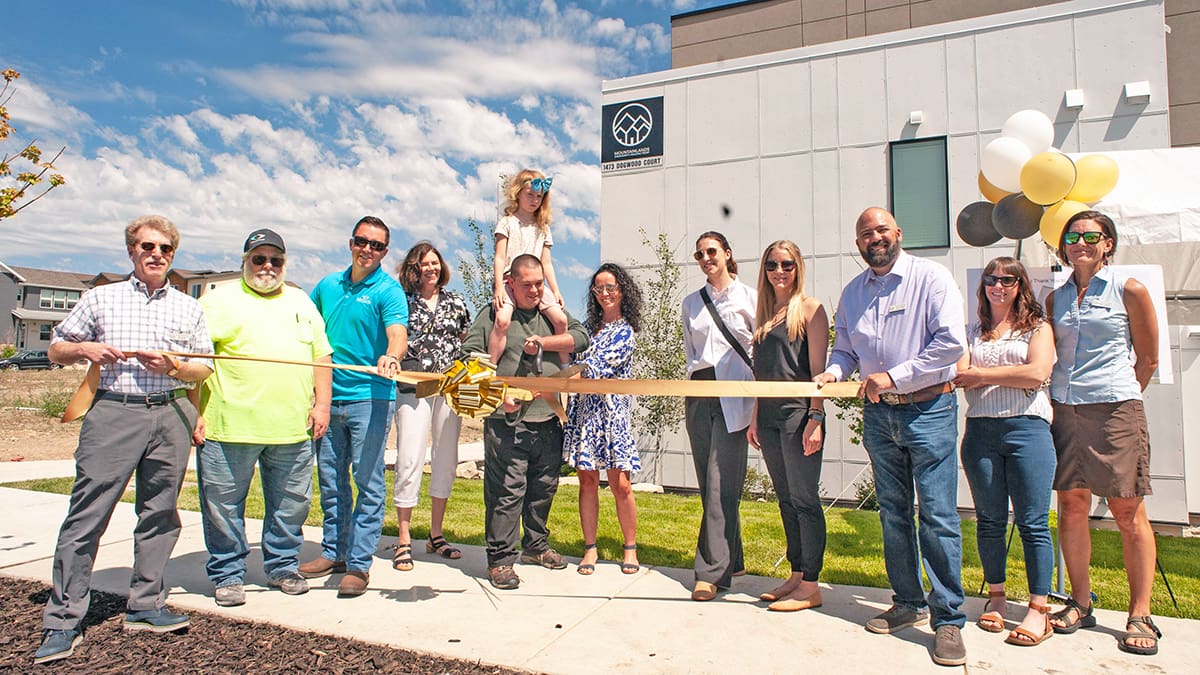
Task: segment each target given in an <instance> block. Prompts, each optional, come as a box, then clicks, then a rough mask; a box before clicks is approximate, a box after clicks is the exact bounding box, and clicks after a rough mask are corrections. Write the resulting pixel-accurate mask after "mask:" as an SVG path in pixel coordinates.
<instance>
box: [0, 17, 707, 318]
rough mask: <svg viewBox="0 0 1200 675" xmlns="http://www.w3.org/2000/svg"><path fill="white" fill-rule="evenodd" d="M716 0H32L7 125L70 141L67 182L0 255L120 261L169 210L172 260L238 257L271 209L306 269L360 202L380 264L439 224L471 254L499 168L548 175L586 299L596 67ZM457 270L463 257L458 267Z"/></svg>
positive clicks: (445, 237)
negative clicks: (176, 230) (132, 234)
mask: <svg viewBox="0 0 1200 675" xmlns="http://www.w3.org/2000/svg"><path fill="white" fill-rule="evenodd" d="M718 4H723V3H720V2H697V1H696V0H636V1H635V0H625V1H617V0H594V1H591V2H554V1H551V0H545V1H543V2H530V1H521V2H507V1H500V0H497V1H485V0H478V1H466V2H452V1H447V2H423V1H405V0H210V1H200V0H190V1H179V2H163V1H162V0H155V1H147V0H126V1H125V2H120V3H116V2H94V1H81V0H79V1H77V0H66V1H63V2H42V3H26V4H24V5H23V6H22V9H21V11H20V13H19V14H20V19H19V25H18V22H15V21H14V22H13V25H11V26H10V27H9V28H8V29H7V30H5V38H4V40H3V42H2V43H0V68H4V67H12V68H15V69H17V70H19V71H20V72H21V73H22V77H21V79H20V80H19V81H18V82H17V91H16V95H15V96H14V98H13V99H12V100H11V101H10V102H9V104H8V108H9V112H10V113H11V115H12V123H13V125H14V127H16V129H17V132H16V134H14V136H12V137H10V138H9V140H8V141H7V142H6V143H5V144H4V146H3V148H2V149H3V150H6V151H8V152H13V151H14V150H15V149H18V148H16V147H15V146H17V145H18V144H21V143H24V142H25V141H27V140H29V139H35V138H36V139H37V141H38V144H39V145H40V146H41V147H42V148H43V149H47V150H48V149H57V148H58V147H60V146H62V145H66V146H67V153H66V154H65V155H64V156H63V158H62V159H61V160H59V162H58V164H57V166H58V169H59V170H60V171H61V173H63V174H64V175H65V176H66V178H67V181H68V184H67V185H66V186H63V187H61V188H59V189H58V190H56V191H55V192H53V193H52V194H51V195H50V196H48V197H47V198H46V199H44V200H42V201H40V202H38V203H37V204H35V205H33V206H32V207H30V208H29V209H27V210H25V211H23V212H21V213H20V214H18V215H17V216H16V217H15V218H12V219H6V220H4V221H0V260H3V261H4V262H6V263H8V264H15V265H27V266H34V267H44V268H48V269H61V270H74V271H81V272H87V273H92V272H99V271H127V270H128V269H129V261H128V258H127V257H126V256H125V252H124V248H123V246H122V243H121V234H120V232H121V228H122V227H123V226H124V225H125V224H126V223H127V222H128V221H129V220H131V219H132V218H134V217H135V216H137V215H140V214H143V213H162V214H163V215H166V216H167V217H169V218H171V219H172V220H174V221H175V223H176V224H177V225H179V227H180V230H181V232H182V235H183V241H182V245H181V251H180V254H179V255H178V256H177V258H176V261H175V264H176V266H178V267H181V268H188V269H235V268H236V267H237V266H238V257H237V256H238V254H239V253H240V247H241V242H242V241H243V239H244V238H245V236H246V234H247V233H249V232H250V231H252V230H254V229H256V228H259V227H270V228H273V229H275V230H277V231H279V232H280V234H282V235H283V237H284V238H285V240H286V241H287V243H288V249H289V251H288V252H289V270H288V273H289V278H290V279H292V280H293V281H296V282H298V283H300V284H301V285H304V286H305V287H311V285H312V284H313V283H314V282H315V281H316V280H317V279H319V278H320V277H322V276H324V275H325V274H327V273H329V272H332V271H335V270H338V269H341V268H343V267H345V266H346V265H347V264H348V262H349V252H348V251H347V249H346V241H347V238H348V235H349V231H350V228H351V227H352V225H353V224H354V222H355V221H356V220H357V219H358V218H359V217H360V216H362V215H366V214H373V215H377V216H379V217H381V218H383V220H384V221H385V222H386V223H388V225H389V226H390V227H391V229H392V230H393V235H392V240H393V246H392V249H391V252H390V254H389V256H388V258H387V259H386V260H385V261H384V265H385V266H387V267H388V269H389V270H390V269H391V268H392V267H394V265H395V264H396V263H397V262H399V261H400V260H401V256H402V255H403V252H404V250H405V249H406V248H407V247H408V245H410V244H412V243H414V242H416V241H417V240H419V239H430V240H432V241H433V242H434V243H435V244H436V245H438V246H439V247H440V248H442V250H443V253H444V254H445V255H446V256H447V257H448V258H449V259H451V260H457V259H458V258H459V256H460V255H465V254H466V252H467V250H468V247H469V240H468V231H467V229H466V227H465V221H466V219H467V218H469V217H474V218H475V219H477V220H478V221H479V222H480V223H481V224H483V225H484V226H485V227H487V228H489V229H490V228H491V226H493V225H494V224H495V219H496V194H497V188H498V184H499V176H500V175H501V174H504V173H511V172H512V171H514V170H516V169H519V168H521V167H524V166H532V167H535V168H539V169H541V170H543V171H545V172H546V173H547V174H549V175H551V176H553V177H554V192H553V195H554V205H555V222H554V225H553V234H554V237H555V240H556V246H555V248H554V259H555V267H556V270H557V272H558V277H559V279H560V283H561V285H562V287H563V291H564V295H565V296H566V298H567V302H568V307H570V308H571V309H572V310H573V311H576V310H578V309H580V308H581V307H582V306H583V297H584V292H585V285H586V282H587V279H588V277H589V276H590V273H591V271H592V270H593V269H594V268H595V267H596V265H597V264H598V263H599V262H600V260H599V249H598V235H599V228H600V222H599V213H598V211H599V204H600V169H599V160H598V153H599V149H600V136H599V127H600V83H601V80H604V79H613V78H618V77H624V76H627V75H632V74H638V73H644V72H651V71H656V70H663V69H666V68H668V67H669V65H670V16H671V15H672V14H675V13H679V12H683V11H688V10H692V9H696V8H699V7H709V6H714V5H718ZM455 271H456V272H457V270H455Z"/></svg>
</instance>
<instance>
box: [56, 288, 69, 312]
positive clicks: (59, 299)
mask: <svg viewBox="0 0 1200 675" xmlns="http://www.w3.org/2000/svg"><path fill="white" fill-rule="evenodd" d="M66 308H67V292H66V291H54V309H66Z"/></svg>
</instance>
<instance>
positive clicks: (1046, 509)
mask: <svg viewBox="0 0 1200 675" xmlns="http://www.w3.org/2000/svg"><path fill="white" fill-rule="evenodd" d="M962 463H963V470H964V471H966V472H967V482H968V483H969V484H970V485H971V496H972V497H973V498H974V499H975V517H976V519H977V520H978V527H977V529H976V534H975V538H976V541H977V542H978V544H979V561H980V562H981V563H983V578H984V580H985V581H987V582H988V583H989V584H1002V583H1004V581H1005V576H1006V575H1005V566H1006V563H1007V560H1008V550H1007V548H1006V546H1005V542H1004V530H1005V528H1006V526H1007V525H1008V501H1009V499H1010V498H1011V499H1012V505H1013V520H1014V521H1015V522H1016V524H1017V530H1018V531H1019V532H1020V533H1021V543H1022V544H1023V545H1024V548H1025V573H1026V576H1027V577H1028V580H1029V593H1030V594H1031V595H1047V594H1048V593H1050V577H1051V574H1052V573H1053V570H1054V542H1053V540H1052V539H1051V538H1050V493H1051V483H1053V482H1054V468H1055V465H1056V464H1057V463H1058V460H1057V458H1056V457H1055V454H1054V441H1053V440H1052V439H1051V437H1050V423H1049V422H1047V421H1046V420H1044V419H1042V418H1040V417H1035V416H1032V415H1022V416H1020V417H999V418H993V417H969V418H967V430H966V432H965V433H964V434H963V442H962Z"/></svg>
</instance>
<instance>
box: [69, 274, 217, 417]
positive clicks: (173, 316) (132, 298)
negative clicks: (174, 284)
mask: <svg viewBox="0 0 1200 675" xmlns="http://www.w3.org/2000/svg"><path fill="white" fill-rule="evenodd" d="M64 340H65V341H67V342H102V343H105V344H109V345H112V346H113V347H116V348H117V349H120V350H122V351H127V352H132V351H137V350H139V349H149V350H159V351H174V352H193V353H201V354H211V353H212V350H213V346H212V340H211V339H210V338H209V336H208V327H207V325H206V324H205V323H204V311H203V310H202V309H200V303H198V302H196V300H195V299H193V298H191V297H188V296H186V295H184V294H183V293H180V292H179V291H177V290H175V289H173V288H171V287H170V286H164V287H163V288H160V289H158V290H157V291H154V292H153V293H151V292H149V289H148V288H147V287H146V284H144V283H142V282H141V281H139V280H138V279H137V278H136V277H134V276H132V275H131V276H130V277H129V280H128V281H123V282H119V283H115V284H108V285H106V286H98V287H96V288H93V289H92V290H90V291H88V292H86V293H84V294H83V297H81V298H80V299H79V304H77V305H75V308H74V309H72V310H71V313H70V314H69V315H67V318H65V319H63V320H62V323H60V324H58V325H57V326H55V327H54V335H53V337H52V338H51V341H50V342H51V344H55V343H58V342H62V341H64ZM201 363H203V364H204V365H206V366H208V367H209V368H212V361H211V360H209V359H203V360H202V361H201ZM193 386H195V385H194V384H192V383H189V382H184V381H182V380H177V379H175V378H173V377H170V376H168V375H159V374H157V373H152V372H150V371H149V370H146V369H145V368H143V367H142V364H141V363H140V362H139V361H138V360H137V359H135V358H129V359H126V360H124V361H117V362H116V363H113V364H111V365H108V366H105V367H104V368H103V369H102V370H101V371H100V388H101V389H107V390H110V391H114V392H117V393H121V394H153V393H156V392H160V391H170V390H172V389H178V388H180V387H187V388H191V387H193Z"/></svg>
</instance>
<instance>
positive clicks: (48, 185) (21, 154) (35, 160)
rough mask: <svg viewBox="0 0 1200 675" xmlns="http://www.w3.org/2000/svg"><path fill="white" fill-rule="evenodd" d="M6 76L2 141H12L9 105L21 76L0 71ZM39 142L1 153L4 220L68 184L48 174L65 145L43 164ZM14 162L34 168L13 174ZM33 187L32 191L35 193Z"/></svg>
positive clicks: (0, 109) (0, 93)
mask: <svg viewBox="0 0 1200 675" xmlns="http://www.w3.org/2000/svg"><path fill="white" fill-rule="evenodd" d="M0 75H3V76H4V88H3V89H0V142H3V141H6V140H8V137H9V135H10V134H12V132H13V128H12V125H10V124H9V123H8V120H9V115H8V102H9V100H11V99H12V97H13V94H15V93H16V91H15V90H14V91H9V89H10V88H11V86H12V83H13V82H15V81H16V80H17V78H19V77H21V74H20V73H18V72H17V71H15V70H13V69H12V68H9V69H7V70H4V71H2V72H0ZM34 143H35V141H30V142H29V143H27V144H26V145H25V147H24V148H22V149H21V150H20V151H18V152H16V153H14V154H11V155H10V154H8V153H7V152H4V153H0V186H2V187H0V220H2V219H4V218H9V217H11V216H15V215H16V214H17V212H18V211H20V210H21V209H23V208H25V207H26V206H29V205H30V204H32V203H34V202H36V201H37V200H39V199H41V198H42V197H45V196H46V195H47V194H48V193H49V192H50V191H51V190H53V189H54V188H56V187H58V186H59V185H62V184H64V183H66V182H67V181H66V179H65V178H63V177H62V175H61V174H58V173H51V174H50V175H49V176H47V175H46V173H47V172H49V171H51V170H52V169H54V162H56V161H58V158H59V157H61V156H62V154H63V152H64V151H65V150H66V149H67V148H66V146H63V147H62V148H61V149H60V150H59V151H58V153H57V154H55V155H54V158H53V159H51V160H50V161H49V162H43V161H42V151H41V149H40V148H38V146H37V145H35V144H34ZM14 163H28V164H29V165H31V166H30V167H29V170H25V171H21V170H18V171H17V173H16V174H15V175H14V174H13V170H14V169H13V164H14ZM43 183H44V184H45V185H44V187H43V188H42V190H41V192H37V188H35V186H37V185H40V184H43ZM31 188H32V190H31Z"/></svg>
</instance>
